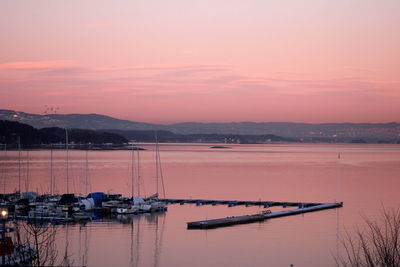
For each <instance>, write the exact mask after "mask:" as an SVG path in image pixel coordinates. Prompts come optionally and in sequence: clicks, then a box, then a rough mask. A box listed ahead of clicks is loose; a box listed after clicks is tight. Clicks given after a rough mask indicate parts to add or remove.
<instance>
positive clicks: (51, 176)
mask: <svg viewBox="0 0 400 267" xmlns="http://www.w3.org/2000/svg"><path fill="white" fill-rule="evenodd" d="M52 194H54V184H53V144H50V195H52Z"/></svg>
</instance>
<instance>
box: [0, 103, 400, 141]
mask: <svg viewBox="0 0 400 267" xmlns="http://www.w3.org/2000/svg"><path fill="white" fill-rule="evenodd" d="M0 120H11V121H18V122H21V123H26V124H29V125H31V126H33V127H35V128H39V129H40V128H47V127H61V128H69V129H90V130H107V131H110V130H115V131H116V132H118V133H119V134H121V135H124V134H123V132H124V131H127V132H129V131H130V132H131V131H169V132H172V133H173V134H177V135H188V134H190V135H195V134H219V135H275V136H281V137H284V138H296V139H300V140H304V141H344V142H365V141H366V142H391V143H393V142H399V140H400V123H396V122H392V123H321V124H310V123H291V122H230V123H197V122H186V123H176V124H168V125H161V124H150V123H143V122H133V121H128V120H120V119H116V118H113V117H109V116H105V115H100V114H45V115H39V114H30V113H25V112H20V111H13V110H0ZM121 131H122V132H121ZM131 134H132V132H131ZM124 136H126V135H124Z"/></svg>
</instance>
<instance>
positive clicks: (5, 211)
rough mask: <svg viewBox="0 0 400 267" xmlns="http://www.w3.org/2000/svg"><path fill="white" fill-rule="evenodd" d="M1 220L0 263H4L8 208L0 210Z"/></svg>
mask: <svg viewBox="0 0 400 267" xmlns="http://www.w3.org/2000/svg"><path fill="white" fill-rule="evenodd" d="M0 217H1V221H2V223H3V229H2V231H1V250H2V253H1V255H2V256H1V263H2V265H3V266H4V265H6V221H7V219H8V209H7V208H4V209H1V211H0Z"/></svg>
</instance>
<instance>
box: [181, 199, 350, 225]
mask: <svg viewBox="0 0 400 267" xmlns="http://www.w3.org/2000/svg"><path fill="white" fill-rule="evenodd" d="M280 203H282V202H280ZM283 203H287V202H283ZM290 203H291V202H290ZM293 204H294V203H293ZM303 204H304V203H303ZM312 204H314V203H312ZM275 206H278V205H275ZM279 206H281V205H279ZM287 206H289V205H287ZM294 206H298V205H294ZM340 207H343V202H339V203H325V204H323V203H320V204H316V205H309V206H307V205H303V206H302V207H299V208H297V209H291V210H285V211H278V212H270V213H259V214H253V215H243V216H231V217H226V218H220V219H213V220H205V221H196V222H188V223H187V228H188V229H212V228H218V227H224V226H231V225H236V224H245V223H252V222H259V221H264V220H266V219H272V218H277V217H284V216H291V215H296V214H302V213H307V212H314V211H319V210H325V209H333V208H340Z"/></svg>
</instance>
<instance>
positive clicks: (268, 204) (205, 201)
mask: <svg viewBox="0 0 400 267" xmlns="http://www.w3.org/2000/svg"><path fill="white" fill-rule="evenodd" d="M157 201H162V202H164V203H166V204H180V205H184V204H196V205H198V206H201V205H228V206H230V207H234V206H264V208H268V207H276V206H282V207H284V208H285V207H299V208H307V207H312V206H318V205H322V204H324V203H315V202H282V201H261V200H259V201H247V200H213V199H191V198H190V199H187V198H157Z"/></svg>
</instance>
